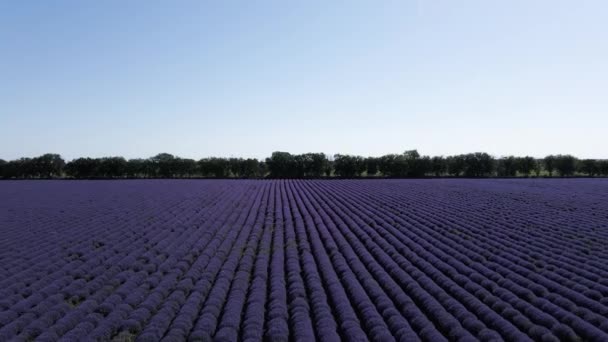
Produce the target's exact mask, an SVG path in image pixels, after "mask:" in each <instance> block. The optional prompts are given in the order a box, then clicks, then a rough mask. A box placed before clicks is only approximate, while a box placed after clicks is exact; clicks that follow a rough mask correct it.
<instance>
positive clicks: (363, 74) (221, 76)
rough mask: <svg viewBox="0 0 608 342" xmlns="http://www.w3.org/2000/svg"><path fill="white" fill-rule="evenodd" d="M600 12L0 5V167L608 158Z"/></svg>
mask: <svg viewBox="0 0 608 342" xmlns="http://www.w3.org/2000/svg"><path fill="white" fill-rule="evenodd" d="M606 18H608V2H607V1H603V0H598V1H584V0H582V1H556V0H547V1H534V0H525V1H515V0H509V1H487V0H479V1H468V0H463V1H451V0H450V1H448V0H445V1H436V0H428V1H406V0H403V1H371V0H370V1H325V0H323V1H255V2H253V1H230V0H228V1H122V0H121V1H76V0H75V1H1V2H0V129H1V132H0V158H3V159H13V158H17V157H21V156H36V155H39V154H42V153H45V152H56V153H60V154H62V155H63V156H64V157H66V158H67V159H71V158H74V157H78V156H92V157H101V156H111V155H122V156H125V157H127V158H132V157H148V156H151V155H154V154H156V153H158V152H169V153H173V154H176V155H179V156H182V157H191V158H197V159H198V158H201V157H206V156H212V155H215V156H243V157H265V156H268V155H270V153H271V152H272V151H275V150H282V151H290V152H293V153H301V152H325V153H329V154H333V153H337V152H342V153H352V154H361V155H381V154H385V153H399V152H402V151H403V150H406V149H412V148H417V149H418V150H419V151H420V152H421V153H423V154H432V155H449V154H456V153H464V152H474V151H487V152H489V153H491V154H494V155H496V156H501V155H508V154H515V155H533V156H544V155H546V154H550V153H571V154H574V155H577V156H579V157H597V158H608V137H607V133H608V20H607V19H606Z"/></svg>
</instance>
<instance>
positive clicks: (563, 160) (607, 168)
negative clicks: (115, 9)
mask: <svg viewBox="0 0 608 342" xmlns="http://www.w3.org/2000/svg"><path fill="white" fill-rule="evenodd" d="M530 176H533V177H552V176H561V177H570V176H591V177H595V176H608V160H605V159H578V158H576V157H574V156H572V155H550V156H547V157H545V158H542V159H537V158H533V157H529V156H526V157H514V156H508V157H500V158H495V157H493V156H491V155H489V154H488V153H484V152H476V153H468V154H460V155H454V156H448V157H443V156H434V157H430V156H421V155H420V154H419V153H418V151H416V150H409V151H405V152H404V153H402V154H387V155H384V156H381V157H362V156H355V155H345V154H336V155H334V156H333V157H329V156H327V155H325V154H324V153H304V154H291V153H288V152H273V153H272V155H271V156H270V157H269V158H266V159H265V160H263V161H262V160H258V159H255V158H247V159H244V158H218V157H211V158H203V159H200V160H198V161H197V160H194V159H188V158H180V157H177V156H174V155H172V154H169V153H160V154H157V155H156V156H154V157H150V158H147V159H128V160H127V159H125V158H123V157H104V158H76V159H73V160H71V161H69V162H65V160H63V158H61V156H60V155H59V154H52V153H47V154H44V155H42V156H39V157H35V158H20V159H16V160H11V161H5V160H2V159H0V177H1V178H3V179H38V178H42V179H46V178H77V179H89V178H198V177H203V178H330V177H336V178H357V177H394V178H408V177H530Z"/></svg>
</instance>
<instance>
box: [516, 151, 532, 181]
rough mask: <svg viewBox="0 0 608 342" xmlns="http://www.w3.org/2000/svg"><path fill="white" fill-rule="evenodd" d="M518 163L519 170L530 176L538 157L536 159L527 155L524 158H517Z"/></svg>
mask: <svg viewBox="0 0 608 342" xmlns="http://www.w3.org/2000/svg"><path fill="white" fill-rule="evenodd" d="M516 164H517V171H519V172H520V173H521V174H523V175H524V176H526V177H528V176H530V173H531V172H532V171H533V170H534V168H535V167H536V159H534V158H532V157H530V156H525V157H522V158H517V160H516Z"/></svg>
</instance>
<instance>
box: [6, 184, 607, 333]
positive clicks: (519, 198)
mask: <svg viewBox="0 0 608 342" xmlns="http://www.w3.org/2000/svg"><path fill="white" fill-rule="evenodd" d="M607 242H608V182H607V181H605V180H368V181H363V180H333V181H324V180H318V181H310V180H309V181H305V180H274V181H264V180H252V181H236V180H225V181H204V180H192V181H179V180H175V181H171V180H158V181H114V182H104V181H83V182H77V181H75V182H52V181H51V182H42V181H39V182H36V181H34V182H3V184H1V187H0V340H10V339H24V340H25V339H38V340H42V341H55V340H60V339H65V340H83V339H92V340H111V339H115V340H132V339H136V340H141V341H157V340H163V339H164V340H167V341H175V340H186V339H189V340H203V341H206V340H211V339H216V340H225V341H235V340H250V341H261V340H276V341H288V340H297V341H311V340H315V339H317V340H322V341H338V340H340V339H347V340H378V341H390V340H404V341H415V340H426V341H447V340H460V341H467V340H470V341H475V340H501V339H503V340H518V341H525V340H543V341H559V340H575V339H584V340H597V341H602V340H606V339H608V319H607V318H606V317H608V262H607V261H608V249H607V248H606V247H605V246H606V245H607Z"/></svg>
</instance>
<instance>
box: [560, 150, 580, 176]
mask: <svg viewBox="0 0 608 342" xmlns="http://www.w3.org/2000/svg"><path fill="white" fill-rule="evenodd" d="M576 163H577V159H576V158H574V157H573V156H571V155H568V154H567V155H561V154H560V155H557V156H555V169H556V170H557V173H559V175H560V176H562V177H565V176H572V175H574V171H576Z"/></svg>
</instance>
